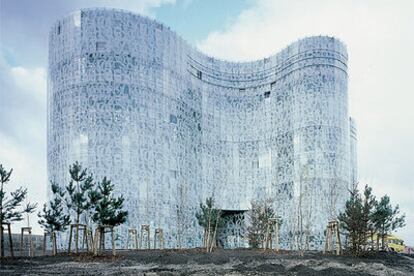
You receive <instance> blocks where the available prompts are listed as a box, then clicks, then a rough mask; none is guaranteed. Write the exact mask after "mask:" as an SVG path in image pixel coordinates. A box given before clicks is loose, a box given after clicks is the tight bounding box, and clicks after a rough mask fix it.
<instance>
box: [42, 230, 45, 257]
mask: <svg viewBox="0 0 414 276" xmlns="http://www.w3.org/2000/svg"><path fill="white" fill-rule="evenodd" d="M42 253H43V255H46V231H45V232H44V233H43V251H42Z"/></svg>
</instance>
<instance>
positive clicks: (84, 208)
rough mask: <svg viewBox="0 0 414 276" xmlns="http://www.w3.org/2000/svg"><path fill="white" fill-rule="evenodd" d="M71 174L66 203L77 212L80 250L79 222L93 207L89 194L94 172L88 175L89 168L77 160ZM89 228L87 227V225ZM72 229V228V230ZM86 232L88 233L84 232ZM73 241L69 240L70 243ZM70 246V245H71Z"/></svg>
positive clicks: (77, 233) (76, 244)
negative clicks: (83, 167) (83, 166)
mask: <svg viewBox="0 0 414 276" xmlns="http://www.w3.org/2000/svg"><path fill="white" fill-rule="evenodd" d="M69 174H70V177H71V180H70V182H69V185H68V186H66V191H67V192H68V196H67V197H66V204H67V207H68V209H69V210H72V212H74V213H75V224H76V225H77V226H76V228H75V229H76V232H75V250H76V253H77V252H78V246H79V245H78V243H79V223H80V218H81V215H82V214H84V213H87V212H88V210H89V209H90V208H91V207H92V203H91V202H90V200H88V199H89V197H88V194H89V193H91V191H92V189H93V187H94V182H93V177H92V174H89V175H87V169H86V168H85V169H82V166H81V165H80V164H79V163H78V162H77V161H76V162H75V163H74V164H73V165H71V166H69ZM85 222H86V224H88V218H86V217H85ZM86 228H87V227H86ZM71 231H72V230H71ZM84 234H86V233H84ZM70 242H71V241H70V240H69V243H70ZM69 248H70V245H69Z"/></svg>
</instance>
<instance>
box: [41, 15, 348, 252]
mask: <svg viewBox="0 0 414 276" xmlns="http://www.w3.org/2000/svg"><path fill="white" fill-rule="evenodd" d="M347 82H348V76H347V52H346V49H345V46H344V45H343V44H342V43H341V42H340V41H338V40H337V39H335V38H332V37H325V36H317V37H309V38H304V39H301V40H299V41H297V42H294V43H292V44H291V45H290V46H288V47H287V48H285V49H284V50H282V51H281V52H279V53H278V54H276V55H274V56H271V57H269V58H265V59H261V60H257V61H253V62H243V63H234V62H227V61H223V60H218V59H215V58H212V57H209V56H206V55H204V54H202V53H200V52H199V51H197V50H195V49H194V48H192V47H191V46H189V45H188V44H187V43H186V42H185V41H184V40H183V39H181V38H180V37H179V36H178V35H177V34H175V33H174V32H173V31H171V30H170V29H169V28H168V27H166V26H164V25H162V24H159V23H157V22H156V21H154V20H152V19H149V18H146V17H142V16H140V15H137V14H133V13H130V12H127V11H120V10H111V9H86V10H82V11H78V12H75V13H72V14H70V15H69V16H67V17H65V18H63V19H61V20H59V21H58V22H56V24H55V25H54V26H53V27H52V29H51V32H50V41H49V80H48V174H49V178H50V179H54V180H56V181H58V182H59V183H62V185H63V184H64V183H67V182H68V178H69V175H68V166H69V165H70V164H71V163H73V162H74V161H76V160H78V161H80V162H81V163H82V164H83V165H84V166H86V167H88V168H89V169H90V170H91V171H92V172H93V173H94V175H95V178H96V179H101V178H103V177H104V176H107V177H109V178H110V179H111V180H112V182H113V183H114V184H115V185H116V192H117V193H118V194H123V195H124V196H125V198H126V207H127V210H128V211H129V219H128V222H127V223H126V225H124V226H122V227H120V229H119V231H123V233H124V234H123V235H121V236H122V237H121V241H120V242H121V243H123V241H124V239H126V231H127V230H126V229H127V228H128V227H140V225H141V224H150V225H151V227H152V228H153V229H154V228H155V227H162V228H163V229H164V235H165V236H166V237H165V240H166V244H167V246H168V247H176V246H177V245H178V244H181V245H182V246H184V247H195V246H200V245H201V239H202V229H201V228H200V227H199V226H198V225H197V221H196V218H195V212H196V211H197V209H198V206H199V202H201V201H204V200H205V198H206V197H210V196H212V197H214V199H215V202H216V204H217V205H218V207H219V208H221V209H223V210H227V211H228V212H227V213H229V214H231V213H232V212H234V213H237V215H238V216H240V211H245V210H248V209H249V208H250V202H251V200H257V199H265V198H270V199H272V200H273V204H274V207H275V210H276V211H277V213H278V214H279V215H280V216H281V217H282V219H283V224H282V228H281V243H282V246H284V247H287V246H288V245H292V244H295V241H296V243H297V242H298V240H297V239H295V237H296V236H297V233H298V232H301V233H306V236H307V241H309V243H310V247H312V248H320V247H321V245H322V240H323V235H324V232H323V231H324V229H325V227H326V224H327V222H328V220H329V219H330V218H332V217H334V216H335V215H336V214H337V212H338V210H340V208H342V207H343V205H344V202H345V200H346V197H347V188H348V187H349V185H350V183H351V182H352V181H354V180H353V177H356V176H351V173H355V174H356V169H355V168H354V167H353V166H356V155H354V154H355V153H354V152H353V150H352V149H353V147H354V148H355V145H351V142H350V140H351V139H350V135H351V134H352V135H353V134H354V132H352V131H351V132H352V133H350V119H349V116H348V96H347ZM351 126H354V124H352V123H351ZM355 135H356V134H355ZM355 142H356V138H355ZM351 153H352V156H351ZM240 217H243V216H240ZM299 225H300V226H299ZM242 232H243V231H242ZM299 242H300V241H299Z"/></svg>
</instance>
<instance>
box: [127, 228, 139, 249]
mask: <svg viewBox="0 0 414 276" xmlns="http://www.w3.org/2000/svg"><path fill="white" fill-rule="evenodd" d="M131 236H132V238H133V239H134V242H135V250H137V249H138V231H137V229H135V228H129V229H128V233H127V242H126V249H129V247H128V246H129V237H131Z"/></svg>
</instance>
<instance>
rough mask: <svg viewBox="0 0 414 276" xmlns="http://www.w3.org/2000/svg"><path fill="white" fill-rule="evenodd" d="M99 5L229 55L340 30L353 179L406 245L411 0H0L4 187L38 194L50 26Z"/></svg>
mask: <svg viewBox="0 0 414 276" xmlns="http://www.w3.org/2000/svg"><path fill="white" fill-rule="evenodd" d="M103 6H105V7H114V8H121V9H126V10H130V11H134V12H137V13H140V14H144V15H147V16H150V17H152V18H154V19H156V20H158V21H160V22H162V23H164V24H165V25H167V26H169V27H171V29H172V30H174V31H176V32H177V33H178V34H179V35H180V36H182V37H183V38H184V39H185V40H186V41H188V42H189V43H190V44H191V45H193V46H195V47H197V48H198V49H200V50H201V51H202V52H204V53H206V54H208V55H211V56H215V57H218V58H222V59H227V60H232V61H247V60H255V59H258V58H263V57H266V56H269V55H272V54H275V53H277V52H278V51H280V50H281V49H283V48H284V47H286V46H287V45H288V44H290V43H292V42H293V41H296V40H298V39H299V38H303V37H305V36H311V35H330V36H335V37H337V38H339V39H341V40H342V41H343V42H344V43H345V44H346V45H347V49H348V54H349V63H348V68H349V70H348V73H349V88H348V93H349V110H350V115H351V116H352V117H354V118H355V120H356V122H357V131H358V174H359V180H360V184H361V186H362V185H365V184H369V185H370V186H372V187H373V190H374V193H375V194H376V195H377V196H378V197H380V196H382V195H384V194H388V195H389V196H390V197H391V201H392V203H393V204H399V205H400V208H401V209H402V211H403V212H404V213H405V214H406V223H407V226H406V227H405V228H403V229H401V230H399V231H398V232H397V235H398V236H400V237H402V238H403V239H404V240H405V241H406V244H411V245H414V168H413V166H414V146H413V142H414V108H413V103H414V89H413V84H414V79H413V77H414V75H413V69H412V64H414V52H413V49H414V17H413V16H412V13H413V11H414V1H411V0H399V1H391V0H390V1H385V0H384V1H383V0H364V1H361V0H347V1H344V0H312V1H306V0H226V1H223V0H209V1H205V0H117V1H116V0H113V1H109V0H100V1H99V0H36V1H33V0H0V163H1V164H3V166H5V167H6V168H13V169H14V171H13V176H12V181H11V182H10V184H9V185H8V186H9V187H8V189H9V190H12V189H16V188H17V187H19V186H23V187H27V188H28V192H29V200H30V201H35V202H39V204H40V205H43V202H45V201H46V187H47V169H46V168H47V166H46V116H47V114H46V95H47V53H48V49H47V47H48V41H47V39H48V31H49V28H50V26H51V25H52V24H53V23H54V21H56V20H57V19H59V18H60V17H62V16H64V15H66V14H68V13H69V12H71V11H74V10H77V9H80V8H85V7H103ZM39 209H40V208H39ZM35 220H37V219H36V215H32V221H35ZM34 228H35V230H36V232H40V228H39V226H37V225H34ZM15 231H17V228H16V229H15Z"/></svg>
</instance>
